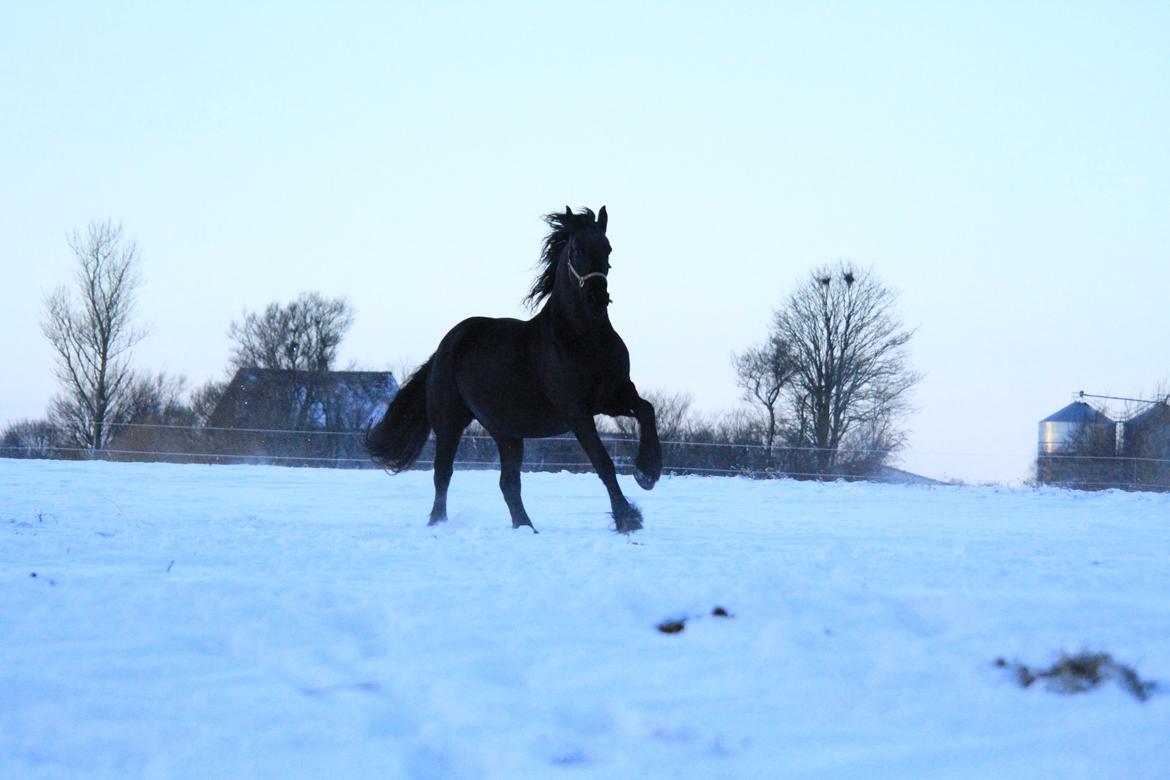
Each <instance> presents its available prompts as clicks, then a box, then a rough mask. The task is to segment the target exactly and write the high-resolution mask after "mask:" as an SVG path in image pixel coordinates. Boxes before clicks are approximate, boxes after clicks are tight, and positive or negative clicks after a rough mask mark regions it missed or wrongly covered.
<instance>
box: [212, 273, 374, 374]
mask: <svg viewBox="0 0 1170 780" xmlns="http://www.w3.org/2000/svg"><path fill="white" fill-rule="evenodd" d="M351 325H353V309H352V308H351V307H350V305H349V303H348V302H346V300H345V299H344V298H332V299H330V298H324V297H322V296H321V295H320V294H319V293H315V292H313V293H302V294H301V295H300V297H298V298H297V299H296V300H295V301H292V302H290V303H288V304H285V305H283V306H282V305H280V304H279V303H275V302H273V303H270V304H268V307H267V308H266V309H264V311H263V312H261V313H259V314H257V313H255V312H252V313H247V314H245V315H244V318H243V320H241V321H239V322H232V324H231V326H230V327H229V328H228V336H229V337H231V339H232V341H234V342H235V344H236V347H235V351H234V352H233V353H232V358H231V362H232V365H233V366H234V367H235V368H276V369H287V370H296V371H328V370H329V369H331V368H332V367H333V362H334V361H335V360H336V359H337V348H338V346H339V345H340V344H341V340H342V339H343V338H344V337H345V334H346V332H347V331H348V330H349V328H350V326H351Z"/></svg>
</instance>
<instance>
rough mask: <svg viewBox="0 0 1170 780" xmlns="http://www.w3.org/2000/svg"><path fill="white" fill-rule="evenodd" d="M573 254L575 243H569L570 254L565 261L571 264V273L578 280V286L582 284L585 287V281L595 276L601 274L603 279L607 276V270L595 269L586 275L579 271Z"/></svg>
mask: <svg viewBox="0 0 1170 780" xmlns="http://www.w3.org/2000/svg"><path fill="white" fill-rule="evenodd" d="M573 254H574V252H573V245H572V244H569V256H568V257H567V258H566V259H565V262H566V264H567V265H568V266H569V273H571V274H572V275H573V278H574V279H576V280H577V284H578V286H580V287H581V288H584V287H585V282H587V281H589V280H590V279H592V278H593V277H595V276H600V277H601V278H602V279H605V278H607V277H606V272H605V271H594V272H593V273H591V274H585V275H584V276H582V275H581V274H579V273H577V269H576V268H574V267H573Z"/></svg>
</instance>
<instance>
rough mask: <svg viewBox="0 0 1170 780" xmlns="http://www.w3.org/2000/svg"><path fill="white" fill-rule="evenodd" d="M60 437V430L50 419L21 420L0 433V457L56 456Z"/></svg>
mask: <svg viewBox="0 0 1170 780" xmlns="http://www.w3.org/2000/svg"><path fill="white" fill-rule="evenodd" d="M60 439H61V433H60V431H58V430H57V428H56V427H55V426H54V425H53V424H52V423H50V422H49V421H48V420H20V421H19V422H14V423H12V424H11V425H9V426H8V427H7V428H5V429H4V433H3V434H0V457H4V458H52V457H56V455H57V448H58V447H60Z"/></svg>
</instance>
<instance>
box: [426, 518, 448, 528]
mask: <svg viewBox="0 0 1170 780" xmlns="http://www.w3.org/2000/svg"><path fill="white" fill-rule="evenodd" d="M445 522H447V518H445V517H432V518H431V519H430V520H428V521H427V528H430V527H431V526H433V525H442V524H443V523H445Z"/></svg>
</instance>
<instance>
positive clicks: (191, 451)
mask: <svg viewBox="0 0 1170 780" xmlns="http://www.w3.org/2000/svg"><path fill="white" fill-rule="evenodd" d="M109 427H110V428H111V429H115V430H116V431H117V432H116V433H115V434H114V435H113V436H112V437H111V440H110V443H109V444H108V445H107V446H105V447H103V448H101V449H100V450H97V451H94V450H92V449H87V448H83V447H77V446H68V445H63V444H61V443H60V442H54V441H50V440H48V439H47V438H46V439H42V440H35V439H34V440H31V441H28V440H26V441H20V442H11V441H9V440H8V439H5V440H4V441H2V442H0V457H3V458H48V459H65V460H82V459H98V460H106V461H161V462H172V463H210V464H247V463H252V464H257V463H259V464H271V465H286V466H314V467H327V468H353V469H362V468H378V466H377V465H376V464H374V463H373V462H371V460H370V459H369V457H368V456H367V455H366V454H365V451H364V449H363V441H364V437H365V431H361V430H343V431H328V430H290V429H280V428H229V427H213V426H186V425H175V424H169V423H113V424H110V426H109ZM602 442H603V443H604V444H605V446H606V449H607V451H608V452H609V454H610V457H611V458H612V459H613V461H614V465H615V466H616V467H617V469H618V471H619V472H620V473H625V474H629V473H632V471H633V460H634V457H635V455H636V452H637V446H638V440H637V438H634V437H631V436H624V435H621V434H614V433H604V434H602ZM661 444H662V450H663V471H664V473H667V474H676V475H678V474H703V475H724V476H728V475H747V476H752V477H792V478H797V479H828V480H833V479H841V480H857V479H872V478H874V477H875V475H877V474H878V473H879V471H880V469H881V468H882V466H883V465H884V464H885V463H886V462H887V461H888V460H889V459H890V457H891V456H892V455H893V454H895V453H894V452H893V451H891V450H885V449H866V448H838V449H828V448H818V447H810V446H801V447H786V446H780V445H777V446H775V447H773V448H771V449H769V448H768V447H765V446H764V445H762V444H753V443H739V442H726V441H695V440H669V441H663V442H661ZM950 454H956V453H950ZM957 454H971V453H957ZM988 456H989V457H990V454H988ZM433 458H434V441H433V438H432V439H430V440H428V442H427V444H426V447H425V448H424V450H423V453H422V454H421V455H420V457H419V459H418V460H417V461H416V462H415V463H414V465H413V466H412V467H411V468H414V469H429V468H430V467H431V466H432V465H433ZM498 464H499V456H498V451H497V449H496V446H495V441H494V439H492V437H491V436H489V435H486V434H484V433H480V432H476V431H475V430H474V428H473V429H472V432H469V433H465V434H464V436H463V438H462V440H461V441H460V445H459V450H458V452H457V454H456V460H455V465H456V467H458V468H463V469H495V468H498ZM524 469H525V471H582V472H583V471H591V470H592V465H591V464H590V462H589V460H588V458H587V457H586V456H585V453H584V452H583V451H582V450H581V448H580V446H579V445H578V444H577V440H576V439H575V438H574V437H572V436H553V437H548V438H544V439H527V440H525V456H524ZM908 477H909V478H912V475H908ZM923 481H931V482H933V481H934V480H925V479H923ZM1035 481H1036V482H1038V483H1040V484H1049V485H1055V486H1061V487H1071V488H1079V489H1088V490H1094V489H1107V488H1122V489H1130V490H1133V489H1137V490H1170V459H1160V458H1139V457H1121V456H1103V455H1077V454H1071V453H1061V454H1043V453H1042V454H1040V455H1039V456H1038V457H1037V460H1036V474H1035Z"/></svg>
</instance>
